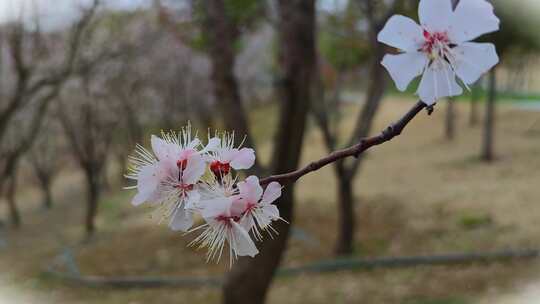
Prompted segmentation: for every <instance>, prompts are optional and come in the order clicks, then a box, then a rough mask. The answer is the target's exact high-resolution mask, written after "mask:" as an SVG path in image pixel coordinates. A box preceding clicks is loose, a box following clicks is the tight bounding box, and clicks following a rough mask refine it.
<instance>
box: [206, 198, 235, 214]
mask: <svg viewBox="0 0 540 304" xmlns="http://www.w3.org/2000/svg"><path fill="white" fill-rule="evenodd" d="M231 204H232V200H231V199H230V198H227V197H220V198H215V199H211V200H203V201H200V206H201V216H202V217H203V218H205V219H213V218H215V217H218V216H220V215H223V216H229V215H230V208H231Z"/></svg>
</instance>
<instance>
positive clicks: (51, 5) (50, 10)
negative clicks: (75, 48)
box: [0, 0, 150, 29]
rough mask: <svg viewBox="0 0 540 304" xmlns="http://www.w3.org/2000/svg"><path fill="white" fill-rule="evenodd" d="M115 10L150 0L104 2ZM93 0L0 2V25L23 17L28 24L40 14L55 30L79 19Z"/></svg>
mask: <svg viewBox="0 0 540 304" xmlns="http://www.w3.org/2000/svg"><path fill="white" fill-rule="evenodd" d="M103 2H104V3H106V5H107V6H108V7H109V8H113V9H136V8H138V7H141V6H142V5H144V4H148V3H149V2H150V1H149V0H106V1H103ZM90 3H92V1H91V0H0V23H4V22H6V21H12V20H17V19H19V18H20V17H21V16H22V18H23V20H25V21H26V22H32V20H34V19H35V12H36V11H38V12H39V15H38V16H39V20H40V23H41V24H42V25H43V27H45V28H48V29H51V28H52V29H54V28H58V27H62V26H64V25H66V24H69V23H70V22H72V21H74V20H76V19H77V17H78V14H79V13H80V11H81V7H85V6H88V5H89V4H90Z"/></svg>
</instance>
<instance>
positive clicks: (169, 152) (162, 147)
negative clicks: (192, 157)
mask: <svg viewBox="0 0 540 304" xmlns="http://www.w3.org/2000/svg"><path fill="white" fill-rule="evenodd" d="M150 143H151V145H152V151H154V154H155V155H156V157H157V159H158V160H166V159H172V158H174V156H175V155H177V154H178V153H180V152H181V148H180V146H178V145H175V144H171V143H168V142H166V141H165V140H163V139H161V138H159V137H157V136H155V135H152V137H151V139H150Z"/></svg>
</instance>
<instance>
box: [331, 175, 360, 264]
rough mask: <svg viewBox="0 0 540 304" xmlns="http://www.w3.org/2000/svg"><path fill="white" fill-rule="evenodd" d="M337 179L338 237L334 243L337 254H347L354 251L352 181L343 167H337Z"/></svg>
mask: <svg viewBox="0 0 540 304" xmlns="http://www.w3.org/2000/svg"><path fill="white" fill-rule="evenodd" d="M335 171H336V174H337V175H336V176H337V179H338V193H337V198H338V209H339V211H338V239H337V242H336V245H335V253H336V254H337V255H349V254H352V253H353V251H354V235H355V233H354V232H355V229H356V223H355V222H356V216H355V212H354V205H355V200H354V192H353V186H352V181H351V180H350V179H348V178H347V177H346V174H345V172H343V171H344V170H343V169H337V170H335Z"/></svg>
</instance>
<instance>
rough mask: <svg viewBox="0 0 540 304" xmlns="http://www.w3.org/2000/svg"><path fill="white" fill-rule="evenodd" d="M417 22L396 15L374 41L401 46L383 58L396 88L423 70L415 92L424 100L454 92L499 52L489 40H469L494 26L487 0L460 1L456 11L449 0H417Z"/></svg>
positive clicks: (470, 81)
mask: <svg viewBox="0 0 540 304" xmlns="http://www.w3.org/2000/svg"><path fill="white" fill-rule="evenodd" d="M418 14H419V17H420V25H418V24H417V23H416V22H415V21H413V20H412V19H410V18H408V17H405V16H401V15H395V16H393V17H392V18H390V19H389V20H388V23H387V24H386V25H385V27H384V28H383V30H382V31H381V32H380V33H379V36H378V40H379V41H380V42H382V43H385V44H387V45H389V46H392V47H394V48H397V49H399V50H400V51H401V52H402V53H401V54H398V55H386V56H385V57H384V59H383V61H382V64H383V66H384V67H385V68H386V69H387V70H388V72H389V73H390V76H391V77H392V79H393V80H394V82H395V83H396V86H397V87H398V89H399V90H401V91H405V90H406V89H407V87H408V85H409V83H411V81H412V80H413V79H414V78H416V77H417V76H420V75H423V76H422V80H421V81H420V85H419V87H418V91H417V94H418V95H419V96H420V99H421V100H422V101H423V102H424V103H426V104H427V105H432V104H433V103H435V102H436V101H437V100H438V99H440V98H443V97H449V96H457V95H461V94H462V93H463V89H462V88H461V86H460V85H459V84H458V82H457V81H456V78H458V79H459V80H460V81H461V82H462V83H463V85H464V86H465V87H467V86H468V85H470V84H473V83H474V82H476V81H477V80H478V79H479V78H480V76H482V74H484V73H486V72H487V71H489V70H490V69H491V68H493V67H494V66H495V65H496V64H497V63H498V62H499V57H498V56H497V52H496V50H495V46H494V45H493V44H492V43H475V42H470V41H472V40H474V39H476V38H478V37H479V36H481V35H483V34H486V33H490V32H494V31H497V30H498V29H499V19H498V18H497V16H495V14H494V12H493V6H492V5H491V4H490V3H489V2H487V1H486V0H462V1H460V2H459V4H458V6H457V7H456V9H455V10H453V9H452V3H451V0H420V4H419V8H418Z"/></svg>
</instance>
